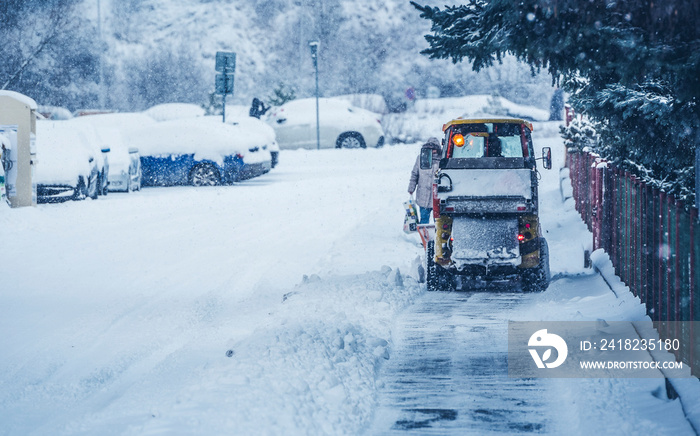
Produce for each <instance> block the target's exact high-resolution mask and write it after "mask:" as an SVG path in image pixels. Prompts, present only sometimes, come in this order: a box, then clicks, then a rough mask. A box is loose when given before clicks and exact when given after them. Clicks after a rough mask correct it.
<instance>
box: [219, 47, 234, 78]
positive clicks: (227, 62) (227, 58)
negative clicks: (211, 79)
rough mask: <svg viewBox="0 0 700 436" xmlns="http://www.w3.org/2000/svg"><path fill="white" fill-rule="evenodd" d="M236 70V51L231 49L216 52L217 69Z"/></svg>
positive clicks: (225, 71) (221, 71)
mask: <svg viewBox="0 0 700 436" xmlns="http://www.w3.org/2000/svg"><path fill="white" fill-rule="evenodd" d="M235 70H236V53H233V52H230V51H217V52H216V71H218V72H220V73H233V72H234V71H235Z"/></svg>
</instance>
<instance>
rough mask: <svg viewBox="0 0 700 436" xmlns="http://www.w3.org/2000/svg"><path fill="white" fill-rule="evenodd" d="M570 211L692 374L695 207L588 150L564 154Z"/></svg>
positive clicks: (695, 351)
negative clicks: (676, 346)
mask: <svg viewBox="0 0 700 436" xmlns="http://www.w3.org/2000/svg"><path fill="white" fill-rule="evenodd" d="M566 165H567V167H568V168H569V175H570V178H571V183H572V188H573V198H574V201H575V205H576V210H577V211H578V212H579V213H580V215H581V217H582V218H583V220H584V221H585V223H586V224H587V226H588V229H589V230H590V231H591V233H592V234H593V249H594V250H595V249H598V248H602V249H604V250H605V251H606V252H607V253H608V254H609V256H610V259H611V260H612V263H613V266H614V267H615V272H616V274H617V275H618V276H619V277H620V278H621V279H622V281H624V282H625V284H627V285H628V286H629V288H630V290H631V291H632V293H634V295H635V296H637V297H639V298H640V299H641V301H642V303H644V304H645V305H646V309H647V314H648V315H649V317H650V318H651V319H652V320H653V321H657V322H658V328H659V333H660V335H661V336H662V338H664V339H666V338H671V339H674V338H675V339H679V340H680V341H681V343H682V344H685V345H686V346H683V347H682V348H681V350H680V351H679V352H678V353H676V354H677V357H678V358H679V359H681V360H682V361H683V362H685V363H686V364H689V365H690V366H691V368H693V374H694V375H698V374H699V373H700V346H698V345H697V339H700V326H699V327H696V328H695V330H698V331H693V325H694V324H700V323H676V322H674V321H700V284H699V283H698V280H697V277H696V276H695V271H697V270H698V267H699V266H700V222H698V209H697V208H695V207H690V206H689V205H686V204H684V203H682V202H680V201H678V200H677V199H676V198H674V197H673V196H672V195H669V194H666V193H665V192H663V191H660V190H659V189H656V188H654V187H652V186H650V185H648V184H646V183H645V182H643V181H642V180H640V179H638V178H637V177H635V176H634V175H632V174H630V173H629V172H626V171H622V170H620V169H618V168H615V167H614V166H612V165H611V164H609V163H608V162H606V161H605V160H603V159H601V158H599V157H598V156H596V155H594V154H592V153H586V152H577V151H572V150H569V152H568V153H567V157H566Z"/></svg>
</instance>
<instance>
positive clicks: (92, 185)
mask: <svg viewBox="0 0 700 436" xmlns="http://www.w3.org/2000/svg"><path fill="white" fill-rule="evenodd" d="M99 182H100V176H99V175H95V177H91V178H90V180H88V186H87V194H86V195H87V196H88V197H90V198H92V199H93V200H97V195H98V194H99V189H100V188H99Z"/></svg>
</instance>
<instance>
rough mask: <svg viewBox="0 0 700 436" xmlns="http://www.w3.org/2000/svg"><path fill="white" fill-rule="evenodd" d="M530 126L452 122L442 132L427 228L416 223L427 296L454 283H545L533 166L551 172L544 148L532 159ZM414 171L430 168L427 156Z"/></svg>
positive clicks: (539, 286)
mask: <svg viewBox="0 0 700 436" xmlns="http://www.w3.org/2000/svg"><path fill="white" fill-rule="evenodd" d="M532 130H533V128H532V124H530V123H529V122H527V121H525V120H521V119H514V118H502V119H501V118H499V119H455V120H452V121H450V122H448V123H447V124H445V125H444V126H443V132H444V138H443V140H442V145H443V150H442V155H441V159H440V162H439V169H438V171H437V172H436V173H435V179H434V182H433V217H434V221H435V224H434V225H419V226H418V229H417V230H418V232H419V234H420V235H421V239H422V240H423V244H424V247H425V249H426V282H427V286H428V290H430V291H436V290H449V289H452V288H453V287H454V286H455V283H456V280H455V279H456V277H458V276H461V278H462V280H461V281H462V282H463V283H464V279H465V278H466V279H476V280H483V281H490V280H493V279H504V280H519V281H520V283H521V288H522V290H523V291H524V292H537V291H544V290H545V289H546V288H547V286H548V285H549V280H550V274H549V250H548V247H547V241H546V240H545V238H544V237H543V236H542V231H541V228H540V222H539V216H538V215H539V208H538V192H537V187H538V179H539V174H538V172H537V164H536V161H537V160H542V161H543V167H544V168H546V169H551V167H552V157H551V149H550V148H549V147H544V148H543V149H542V157H540V158H535V153H534V147H533V143H532ZM420 166H421V168H431V166H432V155H431V153H430V150H426V151H425V152H422V153H421V156H420Z"/></svg>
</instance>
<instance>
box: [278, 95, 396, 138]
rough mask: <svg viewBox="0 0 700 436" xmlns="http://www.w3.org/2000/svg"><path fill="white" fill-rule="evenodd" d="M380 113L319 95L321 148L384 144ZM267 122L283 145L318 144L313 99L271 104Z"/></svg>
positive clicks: (314, 101) (314, 102)
mask: <svg viewBox="0 0 700 436" xmlns="http://www.w3.org/2000/svg"><path fill="white" fill-rule="evenodd" d="M379 117H380V115H379V114H375V113H373V112H370V111H368V110H365V109H361V108H358V107H355V106H352V105H351V104H350V103H348V102H346V101H342V100H335V99H329V98H320V99H319V133H320V148H365V147H381V146H382V145H384V130H383V129H382V124H381V121H380V120H379ZM267 122H268V124H270V125H271V126H272V128H273V129H275V133H276V134H277V143H278V144H279V146H280V148H282V149H295V148H309V149H314V148H316V147H317V141H316V99H314V98H304V99H299V100H292V101H290V102H287V103H285V104H283V105H282V106H278V107H274V108H272V110H271V111H270V112H269V114H268V116H267Z"/></svg>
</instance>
